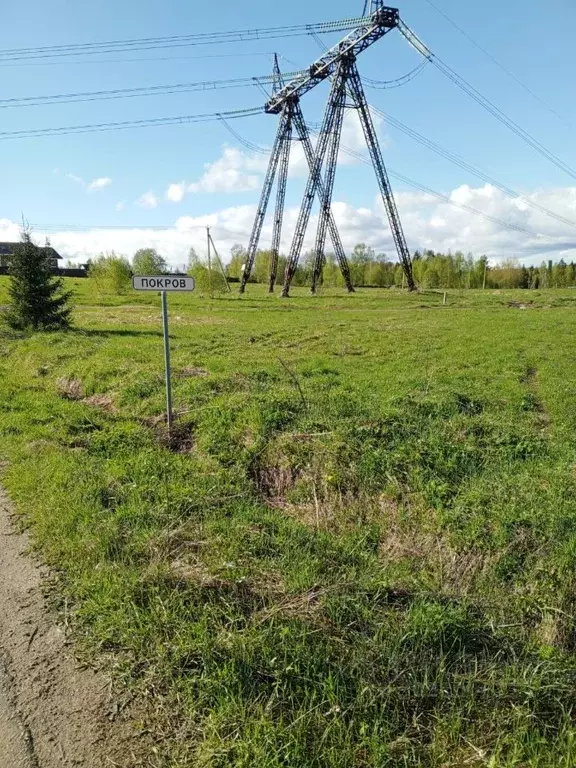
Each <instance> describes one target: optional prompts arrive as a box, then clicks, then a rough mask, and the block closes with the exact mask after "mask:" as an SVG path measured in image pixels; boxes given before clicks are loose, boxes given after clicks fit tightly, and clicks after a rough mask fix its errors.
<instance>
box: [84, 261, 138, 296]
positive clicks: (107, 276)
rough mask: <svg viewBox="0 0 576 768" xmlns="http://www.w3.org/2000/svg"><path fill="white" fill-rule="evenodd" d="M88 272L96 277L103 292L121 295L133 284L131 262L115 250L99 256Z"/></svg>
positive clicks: (97, 283) (99, 288) (95, 279)
mask: <svg viewBox="0 0 576 768" xmlns="http://www.w3.org/2000/svg"><path fill="white" fill-rule="evenodd" d="M88 274H89V276H90V277H92V278H93V279H94V281H95V282H96V285H97V287H98V290H99V291H100V292H101V293H116V294H119V295H120V294H123V293H126V291H128V290H129V288H130V286H131V280H132V270H131V269H130V262H129V261H128V259H126V258H125V257H124V256H118V255H117V254H116V253H115V252H114V251H111V252H110V253H105V254H101V255H100V256H98V257H97V258H96V260H95V261H94V262H92V264H91V265H90V270H89V272H88Z"/></svg>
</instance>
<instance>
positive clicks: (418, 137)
mask: <svg viewBox="0 0 576 768" xmlns="http://www.w3.org/2000/svg"><path fill="white" fill-rule="evenodd" d="M370 107H371V109H373V110H374V112H376V113H377V114H379V115H380V116H381V117H383V118H384V119H385V120H386V122H387V123H388V124H389V125H391V126H393V127H394V128H396V129H397V130H399V131H401V132H402V133H404V134H406V135H407V136H409V137H410V138H412V139H414V140H415V141H417V142H418V143H419V144H422V146H424V147H427V148H428V149H430V150H432V152H435V153H436V154H437V155H440V156H441V157H444V158H445V159H446V160H449V161H450V162H451V163H454V165H457V166H459V167H460V168H462V169H463V170H465V171H468V173H471V174H472V175H473V176H476V177H477V178H479V179H481V180H482V181H484V182H486V183H487V184H491V185H492V186H493V187H496V188H497V189H499V190H500V191H501V192H503V193H504V194H505V195H506V196H508V197H511V198H515V199H518V200H521V201H522V202H523V203H525V204H526V205H528V206H530V207H531V208H534V209H536V210H538V211H540V212H541V213H543V214H545V215H546V216H549V217H550V218H552V219H555V220H556V221H559V222H561V223H562V224H567V225H568V226H570V227H576V221H573V220H572V219H567V218H566V217H564V216H562V215H560V214H559V213H555V212H554V211H551V210H550V209H549V208H546V207H545V206H543V205H540V204H539V203H536V202H535V201H534V200H532V199H531V198H530V197H527V196H526V195H522V194H520V193H519V192H516V191H514V190H513V189H511V188H510V187H507V186H506V185H505V184H502V183H501V182H500V181H498V180H497V179H495V178H493V177H492V176H489V175H488V174H487V173H485V172H484V171H482V170H481V169H480V168H478V167H476V166H475V165H472V163H470V162H468V161H467V160H465V159H464V158H463V157H460V155H457V154H456V153H455V152H452V151H450V150H449V149H446V148H445V147H443V146H442V145H440V144H437V143H436V142H435V141H432V139H428V138H427V137H426V136H423V135H422V134H421V133H418V132H417V131H415V130H414V129H413V128H410V127H409V126H407V125H405V123H402V122H401V121H400V120H397V119H396V118H395V117H392V115H390V114H389V113H388V112H383V111H382V110H381V109H378V107H375V106H374V105H372V104H371V105H370Z"/></svg>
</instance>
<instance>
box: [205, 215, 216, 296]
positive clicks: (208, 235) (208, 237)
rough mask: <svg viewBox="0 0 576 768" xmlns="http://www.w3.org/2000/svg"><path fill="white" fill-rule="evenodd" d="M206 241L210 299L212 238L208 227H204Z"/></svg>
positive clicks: (211, 294)
mask: <svg viewBox="0 0 576 768" xmlns="http://www.w3.org/2000/svg"><path fill="white" fill-rule="evenodd" d="M206 240H207V242H208V291H209V293H210V298H211V299H213V298H214V293H213V291H212V251H211V245H212V238H211V237H210V227H209V226H207V227H206Z"/></svg>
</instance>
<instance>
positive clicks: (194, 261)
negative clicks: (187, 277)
mask: <svg viewBox="0 0 576 768" xmlns="http://www.w3.org/2000/svg"><path fill="white" fill-rule="evenodd" d="M198 264H200V257H199V256H198V252H197V251H196V248H190V250H189V251H188V271H190V270H191V269H194V267H196V266H197V265H198Z"/></svg>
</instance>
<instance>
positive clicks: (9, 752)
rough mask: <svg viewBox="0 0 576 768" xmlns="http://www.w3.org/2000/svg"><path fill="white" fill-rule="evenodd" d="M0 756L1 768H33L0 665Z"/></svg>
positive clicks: (2, 668) (8, 681) (0, 665)
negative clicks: (0, 759)
mask: <svg viewBox="0 0 576 768" xmlns="http://www.w3.org/2000/svg"><path fill="white" fill-rule="evenodd" d="M0 756H1V757H2V763H1V765H2V768H35V766H34V763H33V762H32V752H31V749H30V745H29V742H28V738H27V733H26V731H25V730H24V728H23V726H22V724H21V723H20V720H19V719H18V717H17V716H16V714H15V712H14V706H13V702H12V701H11V700H10V679H9V677H8V674H7V672H6V670H5V669H4V665H3V664H0Z"/></svg>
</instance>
